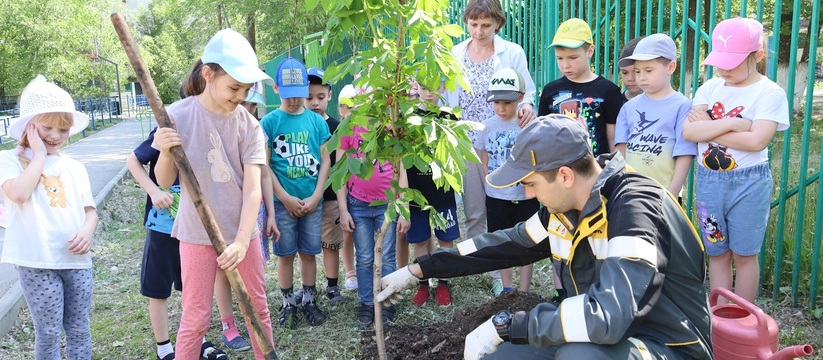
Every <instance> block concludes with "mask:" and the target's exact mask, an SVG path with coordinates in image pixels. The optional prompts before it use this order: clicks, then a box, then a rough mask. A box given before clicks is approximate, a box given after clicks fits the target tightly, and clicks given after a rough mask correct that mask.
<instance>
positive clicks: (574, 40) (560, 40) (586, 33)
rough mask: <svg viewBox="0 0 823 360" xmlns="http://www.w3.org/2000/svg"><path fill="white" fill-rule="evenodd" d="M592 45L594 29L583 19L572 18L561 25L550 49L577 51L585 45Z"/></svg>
mask: <svg viewBox="0 0 823 360" xmlns="http://www.w3.org/2000/svg"><path fill="white" fill-rule="evenodd" d="M592 43H593V41H592V29H591V28H590V27H589V24H587V23H586V22H585V21H583V20H581V19H577V18H571V19H569V20H566V21H564V22H563V23H562V24H560V27H558V28H557V33H555V34H554V39H553V40H552V44H551V45H549V47H553V46H560V47H564V48H570V49H577V48H579V47H581V46H583V44H592Z"/></svg>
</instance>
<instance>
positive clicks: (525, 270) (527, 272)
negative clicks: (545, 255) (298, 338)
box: [520, 264, 534, 292]
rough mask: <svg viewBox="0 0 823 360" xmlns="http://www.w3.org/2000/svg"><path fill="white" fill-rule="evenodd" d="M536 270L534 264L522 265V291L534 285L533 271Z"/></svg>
mask: <svg viewBox="0 0 823 360" xmlns="http://www.w3.org/2000/svg"><path fill="white" fill-rule="evenodd" d="M533 272H534V264H529V265H526V266H521V267H520V291H522V292H527V291H529V289H530V288H531V285H532V273H533Z"/></svg>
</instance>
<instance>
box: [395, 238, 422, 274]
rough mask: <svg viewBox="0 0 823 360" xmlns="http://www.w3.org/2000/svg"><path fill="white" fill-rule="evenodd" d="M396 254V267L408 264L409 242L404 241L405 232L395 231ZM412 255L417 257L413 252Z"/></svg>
mask: <svg viewBox="0 0 823 360" xmlns="http://www.w3.org/2000/svg"><path fill="white" fill-rule="evenodd" d="M395 252H396V254H397V268H398V269H400V268H403V267H406V265H408V264H409V243H408V241H406V233H400V232H398V233H397V245H396V246H395ZM414 257H417V253H416V252H415V254H414Z"/></svg>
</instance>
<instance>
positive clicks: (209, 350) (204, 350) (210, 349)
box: [200, 336, 214, 358]
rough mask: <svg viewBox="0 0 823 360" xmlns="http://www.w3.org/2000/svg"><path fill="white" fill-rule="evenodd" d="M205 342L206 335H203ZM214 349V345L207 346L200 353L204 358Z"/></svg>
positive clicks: (204, 341)
mask: <svg viewBox="0 0 823 360" xmlns="http://www.w3.org/2000/svg"><path fill="white" fill-rule="evenodd" d="M205 343H206V337H205V336H204V337H203V344H205ZM212 351H214V348H213V347H207V348H205V349H203V353H202V354H200V355H201V356H202V357H204V358H208V357H209V354H211V352H212Z"/></svg>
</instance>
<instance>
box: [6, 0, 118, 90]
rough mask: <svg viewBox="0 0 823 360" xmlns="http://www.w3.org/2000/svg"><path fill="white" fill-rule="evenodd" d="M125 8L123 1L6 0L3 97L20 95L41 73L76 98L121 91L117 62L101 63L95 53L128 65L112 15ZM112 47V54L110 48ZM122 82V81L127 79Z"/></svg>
mask: <svg viewBox="0 0 823 360" xmlns="http://www.w3.org/2000/svg"><path fill="white" fill-rule="evenodd" d="M113 10H114V11H122V10H124V5H123V3H122V2H121V1H117V0H100V1H91V2H89V1H84V0H24V1H15V0H0V59H3V64H2V66H0V97H16V96H18V95H19V94H20V91H21V90H22V89H23V87H24V86H26V84H28V82H29V81H30V80H31V79H33V78H34V77H35V76H36V75H37V74H43V75H45V76H46V77H47V78H48V79H49V80H51V81H55V82H57V83H59V84H60V85H61V86H62V87H63V88H64V89H66V90H67V91H68V92H69V93H71V94H72V95H74V96H75V97H78V96H84V95H97V94H102V93H109V92H115V91H116V90H117V89H116V86H115V85H114V84H116V81H115V72H114V67H113V66H110V65H109V66H105V65H101V66H97V65H96V64H94V63H92V61H90V58H89V57H87V56H85V55H84V53H93V52H94V51H95V38H97V39H98V40H97V45H98V46H97V49H99V50H100V54H101V55H103V56H105V57H106V58H109V59H111V60H112V61H118V62H119V63H125V60H126V59H125V54H123V53H122V51H116V50H117V48H116V47H115V46H119V45H118V43H116V36H115V35H114V30H113V29H112V28H111V26H108V22H107V17H108V14H110V13H111V12H112V11H113ZM107 49H112V52H111V53H108V52H106V53H105V54H104V51H105V50H107ZM121 83H122V81H121Z"/></svg>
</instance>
